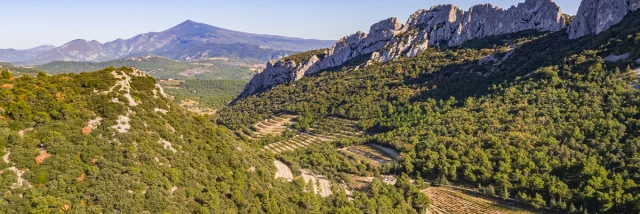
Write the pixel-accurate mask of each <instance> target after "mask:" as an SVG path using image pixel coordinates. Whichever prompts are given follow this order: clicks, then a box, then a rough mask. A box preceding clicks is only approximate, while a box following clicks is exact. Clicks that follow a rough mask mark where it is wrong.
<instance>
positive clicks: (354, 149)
mask: <svg viewBox="0 0 640 214" xmlns="http://www.w3.org/2000/svg"><path fill="white" fill-rule="evenodd" d="M374 145H375V146H374ZM379 148H385V150H381V149H379ZM339 150H340V151H341V152H344V153H347V154H350V155H355V156H357V157H360V158H362V159H366V160H369V161H371V162H374V163H380V164H385V163H389V162H393V161H396V160H397V155H396V156H395V157H394V156H392V155H390V154H389V153H390V152H392V154H397V153H398V152H397V151H395V150H394V149H391V148H387V147H382V146H379V145H376V144H367V145H357V146H350V147H346V148H342V149H339ZM386 150H388V151H386Z"/></svg>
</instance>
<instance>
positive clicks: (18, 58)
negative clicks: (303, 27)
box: [0, 19, 335, 65]
mask: <svg viewBox="0 0 640 214" xmlns="http://www.w3.org/2000/svg"><path fill="white" fill-rule="evenodd" d="M334 42H335V41H323V40H307V39H297V38H289V37H282V36H272V35H260V34H253V33H243V32H239V31H233V30H227V29H223V28H218V27H215V26H211V25H208V24H205V23H199V22H196V21H193V20H190V19H189V20H185V21H183V22H182V23H180V24H178V25H176V26H174V27H172V28H170V29H167V30H164V31H161V32H149V33H144V34H139V35H136V36H134V37H132V38H129V39H117V40H114V41H110V42H106V43H104V44H103V43H100V42H98V41H95V40H85V39H76V40H73V41H70V42H68V43H66V44H64V45H62V46H60V47H57V48H53V49H51V48H43V50H44V51H38V52H37V53H36V52H34V54H29V55H27V54H24V53H21V52H20V51H16V50H8V51H0V61H7V62H16V63H20V64H22V65H37V64H45V63H48V62H52V61H94V62H101V61H108V60H113V59H119V58H127V57H132V56H140V55H161V56H164V57H167V58H170V59H174V60H194V59H201V58H211V57H238V58H252V59H259V60H265V61H266V60H271V59H278V58H280V57H282V56H284V55H287V54H292V53H294V52H296V51H306V50H313V49H319V48H325V47H329V46H331V45H332V44H333V43H334ZM266 47H268V48H266ZM49 49H50V50H49Z"/></svg>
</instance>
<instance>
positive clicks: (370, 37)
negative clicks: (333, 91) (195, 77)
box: [239, 0, 565, 98]
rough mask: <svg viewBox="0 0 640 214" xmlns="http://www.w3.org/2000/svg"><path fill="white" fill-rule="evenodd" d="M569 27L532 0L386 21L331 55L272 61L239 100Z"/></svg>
mask: <svg viewBox="0 0 640 214" xmlns="http://www.w3.org/2000/svg"><path fill="white" fill-rule="evenodd" d="M564 27H565V18H564V15H563V14H562V11H561V10H560V7H558V5H556V4H555V3H554V2H553V1H552V0H527V1H525V2H524V3H520V4H518V6H513V7H511V8H509V9H502V8H499V7H496V6H493V5H490V4H482V5H476V6H473V7H471V8H470V9H469V10H468V11H464V10H461V9H460V8H458V7H456V6H453V5H438V6H434V7H432V8H431V9H428V10H427V9H424V10H419V11H417V12H416V13H414V14H413V15H411V16H410V18H409V20H408V21H407V23H406V24H404V25H403V24H402V23H400V21H399V20H398V19H397V18H389V19H386V20H383V21H380V22H378V23H376V24H374V25H373V26H371V29H370V30H369V34H367V33H364V32H357V33H355V34H352V35H350V36H347V37H344V38H342V39H340V40H339V41H338V42H337V43H336V44H335V45H333V47H331V48H330V49H328V50H326V51H323V52H322V53H318V54H315V55H312V56H310V57H308V58H304V59H298V60H297V61H296V60H292V58H293V57H290V58H285V59H282V60H275V61H270V62H269V63H268V64H267V66H266V69H265V70H263V71H259V72H257V73H256V75H255V77H254V78H253V79H252V80H251V82H250V83H249V84H248V85H247V86H246V88H245V90H244V91H243V92H242V94H241V95H240V96H239V98H242V97H246V96H248V95H251V94H253V93H255V92H257V91H261V90H265V89H268V88H271V87H273V86H275V85H277V84H280V83H283V82H288V81H295V80H298V79H300V78H302V77H304V76H306V75H309V74H313V73H317V72H319V71H322V70H325V69H328V68H333V67H338V66H341V65H343V64H344V63H346V62H348V61H350V60H354V59H356V58H362V57H367V58H369V59H371V60H373V61H378V62H386V61H389V60H392V59H394V58H397V57H401V56H404V57H414V56H416V55H417V54H418V53H420V52H422V51H424V50H425V49H426V48H428V46H434V45H439V46H456V45H460V44H462V43H464V42H466V41H469V40H472V39H478V38H483V37H487V36H493V35H501V34H508V33H514V32H519V31H523V30H538V31H558V30H561V29H563V28H564ZM369 54H370V55H371V56H368V55H369Z"/></svg>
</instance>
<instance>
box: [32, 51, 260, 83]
mask: <svg viewBox="0 0 640 214" xmlns="http://www.w3.org/2000/svg"><path fill="white" fill-rule="evenodd" d="M258 62H261V61H258V60H249V59H245V60H241V59H229V58H221V59H210V60H198V61H189V62H182V61H176V60H171V59H167V58H164V57H159V56H144V57H133V58H127V59H118V60H112V61H106V62H71V61H64V62H63V61H56V62H50V63H47V64H43V65H37V66H34V68H36V69H39V70H43V71H45V72H47V73H50V74H59V73H79V72H89V71H96V70H100V69H103V68H106V67H121V66H127V67H136V68H138V69H140V70H143V71H145V72H147V73H148V74H149V75H151V76H153V77H154V78H157V79H249V78H251V75H253V71H252V70H251V68H252V67H254V66H253V65H254V64H256V63H258Z"/></svg>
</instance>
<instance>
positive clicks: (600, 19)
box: [567, 0, 640, 39]
mask: <svg viewBox="0 0 640 214" xmlns="http://www.w3.org/2000/svg"><path fill="white" fill-rule="evenodd" d="M638 8H640V0H583V1H582V3H581V4H580V8H579V9H578V14H577V15H576V18H575V19H574V20H573V22H572V23H571V25H569V28H568V29H567V32H568V33H569V38H570V39H577V38H580V37H583V36H586V35H591V34H599V33H601V32H602V31H605V30H607V29H609V28H610V27H611V26H613V25H615V24H618V23H619V22H620V21H622V19H623V18H624V16H626V15H627V14H628V13H629V12H631V11H635V10H637V9H638Z"/></svg>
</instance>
